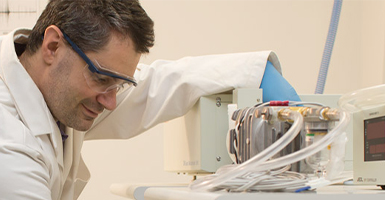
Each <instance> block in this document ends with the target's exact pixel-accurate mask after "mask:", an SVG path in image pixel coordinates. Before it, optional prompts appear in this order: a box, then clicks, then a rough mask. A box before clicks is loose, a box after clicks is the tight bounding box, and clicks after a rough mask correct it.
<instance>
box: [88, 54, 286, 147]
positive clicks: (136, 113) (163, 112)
mask: <svg viewBox="0 0 385 200" xmlns="http://www.w3.org/2000/svg"><path fill="white" fill-rule="evenodd" d="M267 60H269V61H271V62H272V63H273V65H274V67H275V68H276V69H277V70H278V71H279V72H281V68H280V65H279V61H278V58H277V56H276V55H275V53H274V52H271V51H263V52H252V53H236V54H223V55H207V56H199V57H185V58H182V59H180V60H176V61H165V60H160V61H155V62H154V63H152V64H151V65H139V66H138V69H137V72H136V73H135V78H136V79H137V80H138V86H137V87H136V88H132V89H131V90H128V91H125V92H124V93H122V94H120V95H118V97H117V102H118V106H117V108H116V109H115V110H114V111H112V112H110V111H107V112H105V113H103V114H102V115H101V116H100V117H99V118H98V119H97V120H96V121H95V123H94V126H93V127H92V128H91V129H90V130H89V131H88V133H86V136H85V139H88V140H89V139H117V138H130V137H133V136H136V135H138V134H139V133H141V132H143V131H145V130H148V129H149V128H151V127H153V126H155V125H156V124H158V123H161V122H165V121H167V120H170V119H173V118H176V117H179V116H182V115H184V114H185V113H186V112H187V111H188V110H189V109H190V108H191V107H192V106H193V105H194V104H195V103H196V102H197V100H198V99H199V98H200V97H201V96H205V95H211V94H215V93H221V92H225V91H229V90H232V89H234V88H247V87H259V86H260V83H261V80H262V77H263V73H264V70H265V66H266V63H267Z"/></svg>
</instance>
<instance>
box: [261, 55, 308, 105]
mask: <svg viewBox="0 0 385 200" xmlns="http://www.w3.org/2000/svg"><path fill="white" fill-rule="evenodd" d="M259 88H261V89H262V90H263V102H268V101H285V100H289V101H300V100H301V99H300V98H299V96H298V94H297V92H296V91H295V90H294V88H293V87H292V86H291V85H290V83H289V82H287V81H286V79H285V78H283V76H282V75H281V74H280V73H279V72H278V71H277V70H276V69H275V67H274V66H273V64H272V63H271V62H270V61H267V64H266V69H265V73H264V74H263V78H262V82H261V86H260V87H259Z"/></svg>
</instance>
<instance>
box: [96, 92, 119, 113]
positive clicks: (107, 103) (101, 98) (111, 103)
mask: <svg viewBox="0 0 385 200" xmlns="http://www.w3.org/2000/svg"><path fill="white" fill-rule="evenodd" d="M116 92H117V91H116V90H111V91H109V92H106V93H102V94H99V95H98V96H96V100H97V101H98V102H99V103H100V104H102V105H103V106H104V108H106V109H107V110H114V109H115V108H116Z"/></svg>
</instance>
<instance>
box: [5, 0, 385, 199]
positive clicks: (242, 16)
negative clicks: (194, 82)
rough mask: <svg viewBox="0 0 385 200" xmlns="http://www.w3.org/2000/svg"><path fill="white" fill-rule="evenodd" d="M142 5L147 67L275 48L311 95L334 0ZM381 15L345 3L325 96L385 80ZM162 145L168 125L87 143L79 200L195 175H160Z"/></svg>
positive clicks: (151, 0)
mask: <svg viewBox="0 0 385 200" xmlns="http://www.w3.org/2000/svg"><path fill="white" fill-rule="evenodd" d="M5 1H7V0H0V2H1V3H3V2H5ZM9 1H11V2H13V3H14V2H15V0H9ZM19 1H20V2H22V1H26V2H28V1H35V2H37V4H38V9H41V8H42V7H44V5H45V3H46V2H47V1H48V0H19ZM141 2H142V5H143V7H144V8H145V9H146V10H147V12H148V13H149V15H150V16H151V17H152V18H153V20H154V21H155V31H156V45H155V47H154V48H153V49H152V52H151V54H149V55H147V56H145V57H143V59H142V62H144V63H151V62H152V61H154V60H156V59H178V58H180V57H183V56H194V55H203V54H217V53H233V52H245V51H259V50H274V51H275V52H276V53H277V54H278V56H279V58H280V60H281V64H282V68H283V75H284V77H286V79H287V80H288V81H289V82H290V83H291V84H292V85H293V86H294V87H295V88H296V90H297V92H298V93H301V94H311V93H314V89H315V85H316V79H317V75H318V70H319V66H320V63H321V57H322V52H323V48H324V43H325V40H326V35H327V31H328V26H329V22H330V16H331V11H332V6H333V1H332V0H173V1H172V0H158V1H157V0H141ZM384 10H385V1H384V0H344V3H343V6H342V12H341V18H340V24H339V29H338V33H337V38H336V43H335V45H334V51H333V56H332V60H331V63H330V69H329V74H328V78H327V83H326V88H325V93H327V94H343V93H347V92H350V91H353V90H356V89H359V88H364V87H368V86H373V85H378V84H382V83H383V82H384V80H385V70H384V61H385V56H384V55H385V52H384V47H385V41H384V39H385V26H384V23H385V12H384ZM39 12H40V10H39ZM31 19H32V18H30V17H28V18H27V19H23V18H17V19H15V18H14V16H13V15H12V16H10V15H6V14H0V31H1V32H5V31H8V29H12V28H14V27H13V26H29V27H32V26H33V23H32V22H31ZM9 21H12V22H13V21H20V24H16V23H8V22H9ZM32 21H33V20H32ZM4 23H7V26H5V25H4ZM5 29H6V30H5ZM4 30H5V31H4ZM0 34H1V33H0ZM162 140H163V125H158V126H157V127H155V128H153V129H151V130H149V131H148V132H146V133H144V134H142V135H140V136H138V137H135V138H133V139H131V140H126V141H93V142H86V143H85V144H84V149H83V155H84V158H85V160H86V162H87V163H88V166H89V168H90V170H91V173H92V178H91V181H90V183H89V184H88V185H87V187H86V189H85V191H84V192H83V194H82V195H81V197H80V199H81V200H85V199H93V200H105V199H112V200H113V199H123V198H121V197H118V196H115V195H112V194H110V192H109V186H110V185H111V184H112V183H124V182H132V183H159V182H181V181H189V180H190V177H186V176H181V175H175V174H171V173H167V172H164V171H163V142H162Z"/></svg>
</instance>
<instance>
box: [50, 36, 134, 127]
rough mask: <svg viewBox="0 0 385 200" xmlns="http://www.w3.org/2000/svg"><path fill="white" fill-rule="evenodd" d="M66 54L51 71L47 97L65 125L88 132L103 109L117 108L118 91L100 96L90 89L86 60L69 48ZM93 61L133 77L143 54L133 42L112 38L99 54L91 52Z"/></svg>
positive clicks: (53, 112)
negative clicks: (136, 49) (136, 48)
mask: <svg viewBox="0 0 385 200" xmlns="http://www.w3.org/2000/svg"><path fill="white" fill-rule="evenodd" d="M67 49H68V50H67V51H64V53H63V56H61V57H59V58H58V60H57V62H56V63H55V64H56V67H53V68H52V70H50V71H49V76H50V79H49V80H50V81H49V84H47V85H46V86H45V87H46V90H45V92H43V94H44V98H45V100H46V102H47V105H48V107H49V109H50V111H51V113H52V114H53V116H54V117H55V118H56V119H57V120H59V121H60V122H61V123H63V124H65V125H66V126H69V127H72V128H74V129H76V130H80V131H86V130H88V129H89V128H90V127H91V125H92V124H93V122H94V120H95V118H96V117H97V116H98V115H99V114H100V113H101V112H102V111H103V110H104V109H107V110H113V109H115V107H116V91H115V90H113V91H110V92H107V93H99V92H96V91H95V90H93V89H91V88H90V87H89V86H88V84H87V82H86V79H85V77H84V73H90V72H89V69H88V68H87V67H86V63H85V61H84V60H83V59H82V58H81V57H80V56H79V55H78V54H77V53H76V52H75V51H74V50H73V49H72V48H71V47H70V46H68V45H67ZM86 55H87V56H88V57H89V58H90V60H92V61H94V60H97V62H98V63H99V64H100V65H101V66H102V67H103V68H105V69H107V70H111V71H115V72H118V73H120V74H124V75H127V76H130V77H133V75H134V72H135V69H136V66H137V64H138V62H139V59H140V54H138V53H136V52H135V50H134V45H133V43H132V41H131V40H129V39H125V40H123V41H122V40H120V37H117V36H113V37H112V39H111V40H110V42H109V43H108V44H107V45H106V47H104V48H103V49H102V50H100V51H98V52H89V53H86Z"/></svg>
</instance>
